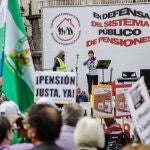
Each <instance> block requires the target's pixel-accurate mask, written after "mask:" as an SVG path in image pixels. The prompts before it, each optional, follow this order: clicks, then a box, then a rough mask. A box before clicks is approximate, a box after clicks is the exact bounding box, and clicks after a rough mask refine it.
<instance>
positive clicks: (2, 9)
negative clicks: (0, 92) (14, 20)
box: [0, 0, 7, 76]
mask: <svg viewBox="0 0 150 150" xmlns="http://www.w3.org/2000/svg"><path fill="white" fill-rule="evenodd" d="M6 1H7V0H6ZM6 8H7V6H6V5H5V2H4V1H3V2H2V3H1V5H0V76H2V67H3V50H4V43H5V25H6V10H7V9H6Z"/></svg>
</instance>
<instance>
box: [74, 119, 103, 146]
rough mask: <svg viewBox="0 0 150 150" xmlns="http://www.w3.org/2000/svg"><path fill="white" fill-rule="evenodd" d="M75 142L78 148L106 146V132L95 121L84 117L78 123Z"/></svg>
mask: <svg viewBox="0 0 150 150" xmlns="http://www.w3.org/2000/svg"><path fill="white" fill-rule="evenodd" d="M74 140H75V143H76V144H77V145H78V147H84V146H86V147H97V148H98V147H99V148H103V147H104V144H105V136H104V130H103V128H102V126H101V125H100V123H99V122H97V121H96V120H95V119H92V118H87V117H84V118H82V119H81V120H79V122H78V123H77V126H76V128H75V131H74Z"/></svg>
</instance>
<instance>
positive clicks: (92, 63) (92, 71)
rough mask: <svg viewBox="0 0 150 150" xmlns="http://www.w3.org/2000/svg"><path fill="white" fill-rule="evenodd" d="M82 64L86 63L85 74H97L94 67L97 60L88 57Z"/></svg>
mask: <svg viewBox="0 0 150 150" xmlns="http://www.w3.org/2000/svg"><path fill="white" fill-rule="evenodd" d="M83 65H87V73H86V74H87V75H92V76H94V75H98V70H97V69H96V65H97V60H95V61H91V60H89V59H86V61H84V63H83Z"/></svg>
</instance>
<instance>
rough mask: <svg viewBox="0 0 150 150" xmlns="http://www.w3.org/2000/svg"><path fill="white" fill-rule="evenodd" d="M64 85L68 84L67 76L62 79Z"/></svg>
mask: <svg viewBox="0 0 150 150" xmlns="http://www.w3.org/2000/svg"><path fill="white" fill-rule="evenodd" d="M64 84H69V77H68V76H65V77H64Z"/></svg>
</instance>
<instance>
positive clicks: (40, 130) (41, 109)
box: [26, 104, 62, 145]
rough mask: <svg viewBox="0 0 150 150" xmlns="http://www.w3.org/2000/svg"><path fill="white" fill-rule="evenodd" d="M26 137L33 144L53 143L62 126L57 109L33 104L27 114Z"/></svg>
mask: <svg viewBox="0 0 150 150" xmlns="http://www.w3.org/2000/svg"><path fill="white" fill-rule="evenodd" d="M27 122H28V127H27V128H26V129H27V135H28V138H30V139H31V141H32V143H33V144H35V145H36V144H37V143H39V142H40V143H54V141H55V140H56V139H57V138H58V137H59V134H60V129H61V125H62V119H61V115H60V113H59V112H58V110H57V109H55V108H54V107H52V106H50V105H48V104H34V105H32V106H31V107H30V109H29V112H28V119H27Z"/></svg>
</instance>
